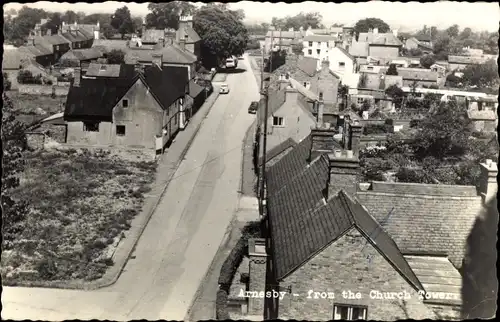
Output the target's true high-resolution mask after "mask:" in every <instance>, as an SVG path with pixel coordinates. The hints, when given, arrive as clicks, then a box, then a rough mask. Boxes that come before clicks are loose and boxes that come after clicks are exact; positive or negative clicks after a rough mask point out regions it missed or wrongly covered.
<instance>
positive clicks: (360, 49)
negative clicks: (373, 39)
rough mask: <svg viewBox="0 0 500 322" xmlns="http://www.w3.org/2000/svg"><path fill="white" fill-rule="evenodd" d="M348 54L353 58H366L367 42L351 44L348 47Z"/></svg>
mask: <svg viewBox="0 0 500 322" xmlns="http://www.w3.org/2000/svg"><path fill="white" fill-rule="evenodd" d="M349 54H351V55H352V56H354V57H368V43H367V42H353V43H352V45H351V46H349Z"/></svg>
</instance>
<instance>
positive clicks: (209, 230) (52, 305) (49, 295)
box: [2, 56, 259, 321]
mask: <svg viewBox="0 0 500 322" xmlns="http://www.w3.org/2000/svg"><path fill="white" fill-rule="evenodd" d="M240 68H243V69H245V70H246V71H244V72H242V73H233V74H229V75H228V77H227V79H226V81H225V83H227V84H228V85H229V88H230V93H229V94H228V95H220V96H219V98H218V99H217V101H216V102H215V104H214V106H213V107H212V110H211V111H210V113H209V114H208V116H207V118H206V119H205V120H204V122H203V124H202V126H201V129H200V131H199V132H198V134H197V137H196V138H195V140H194V142H193V144H192V146H191V148H190V149H189V151H188V153H187V155H186V158H185V160H184V161H183V162H182V163H181V165H180V167H179V169H178V170H177V172H176V174H175V176H174V180H173V181H172V182H171V183H170V186H169V187H168V189H167V191H166V193H165V195H164V196H163V197H162V200H161V201H160V204H159V206H158V208H157V210H156V211H155V213H154V214H153V216H152V218H151V220H150V222H149V223H148V226H147V227H146V229H145V230H144V233H143V235H142V236H141V238H140V239H139V242H138V244H137V247H136V249H135V251H134V254H133V256H135V257H132V259H130V260H129V262H128V263H127V265H126V266H125V269H124V271H123V273H122V275H121V276H120V278H119V279H118V281H117V282H116V283H115V284H114V285H112V286H110V287H107V288H103V289H99V290H96V291H79V290H58V289H41V288H20V287H19V288H18V287H4V288H3V293H2V304H3V310H2V318H3V319H15V320H20V319H31V320H38V319H43V320H49V321H61V320H69V319H80V320H86V319H98V320H105V319H106V320H115V321H129V320H135V319H137V320H139V319H146V320H159V319H164V320H184V318H185V315H186V313H187V311H188V309H189V306H190V305H191V302H192V300H193V298H194V295H195V293H196V290H197V288H198V286H199V284H200V282H201V281H202V279H203V277H204V275H205V273H206V271H207V269H208V267H209V265H210V263H211V261H212V259H213V257H214V255H215V253H216V252H217V249H218V247H219V245H220V244H221V242H222V239H223V236H224V233H225V231H226V228H227V226H228V224H229V222H230V221H231V218H232V216H233V214H234V212H235V210H236V208H237V205H238V198H239V195H238V192H237V191H238V189H239V180H240V171H241V157H242V155H241V151H242V146H241V145H242V141H243V138H244V135H245V131H246V130H247V129H248V127H249V126H250V125H251V123H252V121H253V118H254V117H255V116H254V115H250V114H248V113H247V109H248V106H249V105H250V102H251V101H256V100H258V99H259V94H258V88H257V85H256V83H255V78H254V75H253V73H252V70H251V67H250V64H249V61H248V57H247V56H245V59H244V60H241V61H240ZM214 296H215V294H214Z"/></svg>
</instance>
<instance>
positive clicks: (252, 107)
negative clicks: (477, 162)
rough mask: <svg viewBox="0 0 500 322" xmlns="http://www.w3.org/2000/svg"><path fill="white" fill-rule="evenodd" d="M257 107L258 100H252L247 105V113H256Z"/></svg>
mask: <svg viewBox="0 0 500 322" xmlns="http://www.w3.org/2000/svg"><path fill="white" fill-rule="evenodd" d="M258 109H259V102H255V101H254V102H252V103H250V106H249V107H248V113H249V114H257V110H258Z"/></svg>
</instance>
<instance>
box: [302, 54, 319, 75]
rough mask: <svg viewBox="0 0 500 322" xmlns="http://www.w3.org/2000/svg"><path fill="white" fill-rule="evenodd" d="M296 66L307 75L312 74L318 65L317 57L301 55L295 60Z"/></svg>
mask: <svg viewBox="0 0 500 322" xmlns="http://www.w3.org/2000/svg"><path fill="white" fill-rule="evenodd" d="M297 67H298V68H299V69H300V70H301V71H303V72H304V73H306V74H307V75H308V76H314V75H315V74H316V70H317V67H318V59H316V58H312V57H301V58H300V59H299V60H298V61H297Z"/></svg>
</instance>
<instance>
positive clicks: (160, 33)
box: [141, 29, 165, 44]
mask: <svg viewBox="0 0 500 322" xmlns="http://www.w3.org/2000/svg"><path fill="white" fill-rule="evenodd" d="M160 39H165V30H163V29H162V30H158V29H146V30H145V32H144V34H143V35H142V36H141V41H142V42H143V43H155V44H156V43H157V42H159V41H160Z"/></svg>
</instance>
